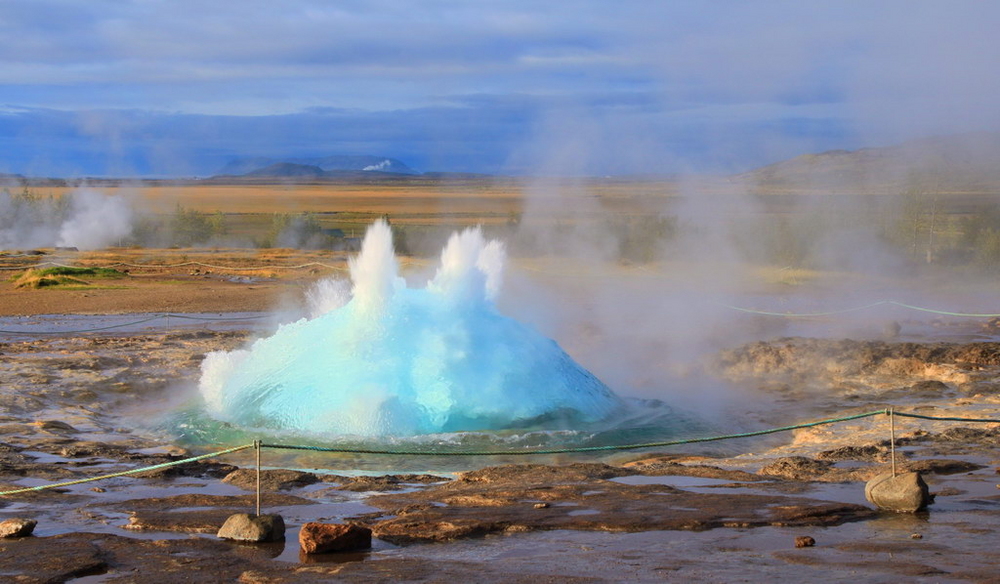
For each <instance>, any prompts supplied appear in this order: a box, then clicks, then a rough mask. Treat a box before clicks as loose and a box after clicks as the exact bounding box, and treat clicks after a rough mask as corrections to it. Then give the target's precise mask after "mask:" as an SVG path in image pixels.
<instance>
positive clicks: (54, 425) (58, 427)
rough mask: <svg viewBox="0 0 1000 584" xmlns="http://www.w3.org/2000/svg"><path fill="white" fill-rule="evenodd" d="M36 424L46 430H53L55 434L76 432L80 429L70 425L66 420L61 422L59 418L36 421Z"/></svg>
mask: <svg viewBox="0 0 1000 584" xmlns="http://www.w3.org/2000/svg"><path fill="white" fill-rule="evenodd" d="M35 425H36V426H38V427H39V428H41V429H42V430H45V431H46V432H51V433H53V434H75V433H76V432H77V431H78V430H77V429H76V428H74V427H73V426H70V425H69V424H67V423H66V422H60V421H59V420H47V421H44V422H36V423H35Z"/></svg>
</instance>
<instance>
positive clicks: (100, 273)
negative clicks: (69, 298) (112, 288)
mask: <svg viewBox="0 0 1000 584" xmlns="http://www.w3.org/2000/svg"><path fill="white" fill-rule="evenodd" d="M33 271H34V272H35V274H36V275H37V276H39V277H42V278H45V277H56V276H69V277H72V278H79V277H81V276H89V277H91V278H124V277H125V276H126V274H125V273H124V272H119V271H118V270H112V269H111V268H71V267H69V266H54V267H51V268H45V269H43V270H33Z"/></svg>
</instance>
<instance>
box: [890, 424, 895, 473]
mask: <svg viewBox="0 0 1000 584" xmlns="http://www.w3.org/2000/svg"><path fill="white" fill-rule="evenodd" d="M889 453H890V454H889V457H890V459H891V460H892V476H893V477H895V476H896V418H895V416H893V415H892V408H889Z"/></svg>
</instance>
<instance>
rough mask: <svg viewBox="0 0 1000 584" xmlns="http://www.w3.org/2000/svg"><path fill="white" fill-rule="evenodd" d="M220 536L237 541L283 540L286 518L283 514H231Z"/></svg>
mask: <svg viewBox="0 0 1000 584" xmlns="http://www.w3.org/2000/svg"><path fill="white" fill-rule="evenodd" d="M217 535H218V537H220V538H222V539H233V540H236V541H253V542H260V541H281V540H283V539H285V520H284V519H282V518H281V515H250V514H248V513H236V514H234V515H230V516H229V518H228V519H226V522H225V523H224V524H223V525H222V528H221V529H219V533H218V534H217Z"/></svg>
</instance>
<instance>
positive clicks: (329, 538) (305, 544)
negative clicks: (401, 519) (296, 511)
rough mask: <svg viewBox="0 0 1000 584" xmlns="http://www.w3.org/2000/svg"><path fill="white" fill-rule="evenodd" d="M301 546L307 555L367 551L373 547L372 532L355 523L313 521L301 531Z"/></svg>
mask: <svg viewBox="0 0 1000 584" xmlns="http://www.w3.org/2000/svg"><path fill="white" fill-rule="evenodd" d="M299 545H300V546H301V547H302V551H303V552H305V553H307V554H323V553H327V552H349V551H355V550H365V549H368V548H370V547H372V530H371V529H368V528H367V527H362V526H360V525H355V524H353V523H347V524H340V523H318V522H315V521H313V522H310V523H306V524H305V525H303V526H302V529H301V530H299Z"/></svg>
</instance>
